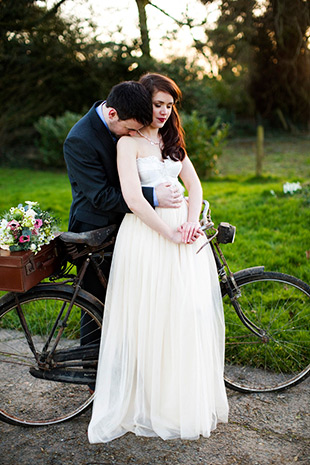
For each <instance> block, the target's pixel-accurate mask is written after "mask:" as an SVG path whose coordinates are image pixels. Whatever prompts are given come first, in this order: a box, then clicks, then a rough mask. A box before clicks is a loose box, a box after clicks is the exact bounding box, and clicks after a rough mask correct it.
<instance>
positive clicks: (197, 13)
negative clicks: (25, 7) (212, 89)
mask: <svg viewBox="0 0 310 465" xmlns="http://www.w3.org/2000/svg"><path fill="white" fill-rule="evenodd" d="M54 2H55V0H50V1H49V4H53V3H54ZM152 3H154V4H155V5H157V6H158V7H159V8H161V9H163V10H165V11H166V12H167V13H168V14H169V15H171V16H172V17H174V18H176V19H178V20H182V17H183V14H184V13H185V12H186V11H188V15H189V16H191V17H192V18H194V20H195V21H194V23H195V24H199V23H200V22H201V21H202V19H205V18H206V16H207V18H208V23H212V22H213V21H214V20H215V19H216V16H217V11H216V7H215V6H211V7H210V8H209V9H208V10H207V8H206V7H205V6H204V5H203V4H202V3H201V2H200V1H199V0H168V1H167V0H153V2H152ZM111 5H113V6H111ZM62 11H63V12H64V13H65V14H70V15H74V16H77V17H80V18H91V19H92V20H94V21H95V23H97V24H98V31H97V32H98V33H99V39H100V40H103V41H105V40H110V39H111V37H112V38H113V40H115V41H123V40H124V38H126V41H127V42H129V43H130V40H131V39H134V38H137V37H139V29H138V8H137V5H136V2H135V0H113V2H110V1H104V0H88V1H85V0H67V1H66V2H65V3H64V6H63V9H62ZM146 13H147V20H148V29H149V35H150V41H151V52H152V55H153V56H154V58H157V59H161V60H162V59H165V58H166V57H168V56H169V55H170V56H171V55H173V56H178V55H180V56H181V55H183V56H184V55H185V54H187V53H190V51H186V50H187V48H188V47H190V45H191V44H192V41H193V39H192V35H194V37H195V38H196V39H201V40H205V36H204V32H203V28H202V27H196V28H194V29H192V30H191V32H190V30H189V28H188V27H182V28H181V29H180V28H179V27H178V26H177V24H176V23H175V22H174V21H173V20H172V19H171V18H169V17H167V16H166V15H164V14H163V13H162V12H160V11H158V10H157V9H155V8H154V7H152V6H151V5H147V6H146ZM118 29H120V32H117V31H118ZM173 30H177V31H178V32H177V33H176V36H175V38H174V40H173V39H172V38H171V39H170V40H169V41H167V40H164V41H163V40H162V38H163V37H164V36H165V35H166V34H167V33H168V34H169V36H171V33H172V31H173Z"/></svg>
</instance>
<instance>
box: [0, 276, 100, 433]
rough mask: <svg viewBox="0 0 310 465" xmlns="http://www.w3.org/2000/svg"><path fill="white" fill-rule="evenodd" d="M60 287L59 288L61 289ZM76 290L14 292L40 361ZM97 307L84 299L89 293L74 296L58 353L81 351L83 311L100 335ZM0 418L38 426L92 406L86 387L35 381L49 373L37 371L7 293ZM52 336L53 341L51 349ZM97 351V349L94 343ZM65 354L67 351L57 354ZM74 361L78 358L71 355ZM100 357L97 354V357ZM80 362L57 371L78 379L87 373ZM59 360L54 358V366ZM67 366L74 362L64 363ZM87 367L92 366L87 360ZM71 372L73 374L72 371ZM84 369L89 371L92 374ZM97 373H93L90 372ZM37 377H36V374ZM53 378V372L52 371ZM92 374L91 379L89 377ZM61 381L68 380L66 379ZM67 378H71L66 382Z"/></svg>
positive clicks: (1, 320) (1, 333)
mask: <svg viewBox="0 0 310 465" xmlns="http://www.w3.org/2000/svg"><path fill="white" fill-rule="evenodd" d="M60 288H61V290H60ZM73 292H74V289H73V288H72V287H71V286H68V285H67V286H64V285H62V286H60V287H59V286H57V285H52V286H51V287H48V286H44V285H43V286H40V285H39V286H36V287H35V288H33V289H31V290H30V291H28V292H26V293H24V294H18V299H19V302H20V308H21V311H22V314H23V316H24V318H25V321H26V322H27V326H28V329H29V333H30V335H31V338H32V341H33V344H34V346H35V351H36V352H37V354H38V356H39V357H40V356H41V354H42V349H43V347H44V344H45V342H46V339H47V335H48V334H49V331H50V330H51V328H52V325H53V324H54V323H55V318H56V314H57V313H58V311H59V308H60V307H61V306H62V305H63V304H65V306H66V308H68V304H69V302H70V300H71V298H72V295H73ZM100 306H101V307H103V305H102V304H101V303H100V304H99V301H98V304H97V305H94V303H93V302H92V301H91V296H90V299H88V298H87V293H85V291H82V294H81V295H80V294H78V295H77V297H76V300H75V303H74V306H73V308H72V310H71V313H70V316H69V319H68V321H67V325H66V327H65V330H64V333H63V335H62V337H61V339H60V341H59V344H58V346H57V351H58V356H59V354H66V356H67V353H68V350H70V351H71V354H73V353H74V352H73V351H74V350H77V351H78V352H80V351H81V349H80V326H81V322H80V320H81V311H83V312H85V313H86V314H88V315H89V316H90V321H91V323H92V324H93V325H94V326H95V327H96V328H97V329H98V332H99V333H100V332H101V321H102V317H101V316H100V314H99V309H100ZM0 309H1V310H0V420H3V421H5V422H7V423H10V424H14V425H23V426H39V425H50V424H55V423H59V422H62V421H66V420H69V419H71V418H73V417H75V416H77V415H79V414H81V413H82V412H84V411H85V410H86V409H87V408H88V407H90V405H91V403H92V400H93V394H92V395H91V393H90V391H89V387H88V385H87V384H80V382H76V381H74V382H70V383H68V382H61V381H59V380H58V381H55V380H51V379H42V378H40V377H37V376H38V374H39V375H40V376H42V375H44V376H46V377H47V378H48V377H49V376H50V374H49V373H50V372H49V370H47V371H43V373H42V370H41V371H40V370H39V369H38V362H37V360H36V358H35V355H34V354H33V353H32V351H31V350H30V346H29V343H28V342H27V338H26V336H25V332H24V330H23V328H22V325H21V321H20V318H19V317H18V315H17V304H16V301H15V299H14V294H7V295H6V296H4V297H3V298H2V299H1V307H0ZM54 340H55V337H54V338H53V339H52V340H51V343H50V345H49V347H52V344H53V342H54ZM98 347H99V345H98ZM59 350H64V351H65V352H59ZM75 357H76V355H75ZM97 357H98V354H97ZM80 359H81V360H83V361H82V362H81V360H80V361H79V362H76V363H80V365H81V363H82V366H79V367H77V368H75V367H73V368H72V367H71V368H70V367H69V368H67V367H65V369H64V368H58V367H57V369H58V371H59V372H60V373H61V375H59V374H57V376H58V377H59V379H62V380H63V378H61V376H64V374H63V373H64V371H65V374H66V375H69V376H70V377H72V374H73V371H72V370H74V373H77V374H78V376H79V377H83V376H84V375H85V372H86V371H87V370H86V371H85V362H84V359H83V357H82V358H81V357H80ZM55 363H58V365H59V361H58V362H57V361H56V362H55V360H54V359H53V360H52V364H54V365H55ZM64 363H69V365H71V364H72V363H73V362H72V361H70V362H66V361H65V362H64ZM88 363H91V362H88ZM70 370H71V371H70ZM90 371H91V370H90V369H89V368H88V372H89V373H90ZM93 371H96V370H93ZM34 373H35V376H34ZM52 374H53V375H54V372H53V373H52ZM89 376H90V375H89ZM65 379H68V377H67V378H65ZM70 379H71V378H70Z"/></svg>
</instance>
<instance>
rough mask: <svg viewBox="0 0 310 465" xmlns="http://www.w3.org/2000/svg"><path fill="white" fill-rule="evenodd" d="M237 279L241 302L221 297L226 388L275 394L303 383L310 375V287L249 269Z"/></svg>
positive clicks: (289, 277)
mask: <svg viewBox="0 0 310 465" xmlns="http://www.w3.org/2000/svg"><path fill="white" fill-rule="evenodd" d="M238 274H239V276H238ZM235 279H236V281H237V284H238V286H240V290H241V297H239V298H238V299H237V301H236V302H235V303H234V302H233V301H231V300H230V299H229V297H228V296H227V295H226V293H225V290H224V295H223V303H224V312H225V325H226V345H225V352H226V355H225V382H226V385H227V387H230V388H232V389H235V390H237V391H240V392H245V393H247V392H271V391H281V390H284V389H286V388H288V387H291V386H294V385H296V384H298V383H300V382H301V381H302V380H303V379H305V378H306V377H307V376H308V375H309V373H310V365H309V362H310V318H309V317H310V287H309V286H308V285H307V284H306V283H304V282H302V281H300V280H299V279H297V278H295V277H293V276H289V275H286V274H282V273H274V272H261V273H258V274H257V275H255V274H254V275H253V273H248V274H247V273H246V270H245V271H244V272H240V273H236V275H235ZM223 289H224V287H223ZM238 311H239V312H240V316H241V318H240V317H239V316H238V314H237V312H238ZM242 319H243V320H245V324H244V323H243V322H242V321H241V320H242ZM247 322H248V323H247ZM249 325H250V326H251V327H252V328H253V329H254V331H255V332H256V333H260V336H258V335H257V334H255V333H254V332H252V331H251V330H250V329H249ZM254 325H255V326H254Z"/></svg>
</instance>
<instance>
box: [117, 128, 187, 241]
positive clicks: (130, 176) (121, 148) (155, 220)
mask: <svg viewBox="0 0 310 465" xmlns="http://www.w3.org/2000/svg"><path fill="white" fill-rule="evenodd" d="M137 152H138V149H137V142H136V141H135V140H134V139H133V138H131V137H126V136H125V137H121V139H120V140H119V141H118V143H117V169H118V174H119V179H120V183H121V189H122V194H123V197H124V199H125V201H126V203H127V205H128V207H129V208H130V210H131V211H132V212H133V213H134V214H135V215H136V216H138V217H139V218H140V219H141V220H142V221H143V222H144V223H145V224H147V225H148V226H149V227H150V228H152V229H154V230H155V231H157V232H158V233H159V234H161V235H162V236H164V237H166V238H167V239H169V240H171V241H173V242H176V243H180V242H181V234H180V232H178V231H176V230H173V229H172V228H170V226H168V225H167V224H166V223H165V222H164V221H163V220H162V219H161V218H160V217H159V216H158V215H157V213H156V212H155V210H154V209H153V208H152V207H151V205H150V204H149V203H148V202H147V201H146V200H145V198H144V197H143V194H142V189H141V183H140V179H139V175H138V170H137V162H136V157H137Z"/></svg>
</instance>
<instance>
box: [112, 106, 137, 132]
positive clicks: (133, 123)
mask: <svg viewBox="0 0 310 465" xmlns="http://www.w3.org/2000/svg"><path fill="white" fill-rule="evenodd" d="M108 126H109V129H110V131H111V132H112V133H113V134H115V135H116V136H118V137H121V136H128V134H130V133H132V132H135V131H138V130H139V129H142V128H143V124H141V123H139V122H138V121H137V120H135V119H124V120H121V119H119V117H118V114H117V111H116V110H114V109H113V108H111V109H110V111H109V120H108Z"/></svg>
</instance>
